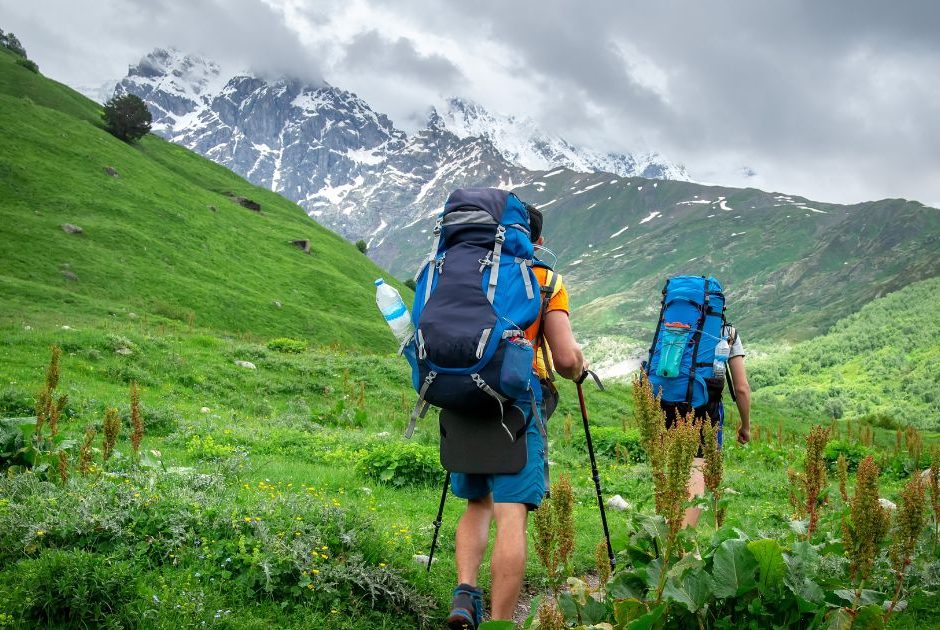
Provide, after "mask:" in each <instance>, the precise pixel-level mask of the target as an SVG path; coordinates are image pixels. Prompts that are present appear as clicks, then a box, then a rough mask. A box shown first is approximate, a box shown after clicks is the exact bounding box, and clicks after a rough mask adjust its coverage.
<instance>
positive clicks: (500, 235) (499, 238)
mask: <svg viewBox="0 0 940 630" xmlns="http://www.w3.org/2000/svg"><path fill="white" fill-rule="evenodd" d="M505 240H506V226H505V225H500V226H499V227H497V228H496V242H497V243H502V242H504V241H505Z"/></svg>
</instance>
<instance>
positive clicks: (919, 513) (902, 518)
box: [885, 475, 927, 622]
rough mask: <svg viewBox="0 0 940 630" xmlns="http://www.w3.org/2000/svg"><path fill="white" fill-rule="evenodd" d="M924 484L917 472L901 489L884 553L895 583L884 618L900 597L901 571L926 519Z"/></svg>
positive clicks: (889, 613) (902, 585) (902, 577)
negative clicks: (887, 552) (895, 517)
mask: <svg viewBox="0 0 940 630" xmlns="http://www.w3.org/2000/svg"><path fill="white" fill-rule="evenodd" d="M924 485H925V484H924V482H923V480H922V479H921V477H920V475H914V476H913V477H911V480H910V481H908V482H907V485H905V486H904V489H903V490H901V504H900V505H899V506H898V513H897V522H896V523H895V526H894V532H893V535H892V542H891V549H890V550H889V554H888V555H889V557H890V558H891V568H892V569H893V570H894V575H895V578H896V580H897V587H896V588H895V591H894V598H893V599H892V600H891V604H890V606H889V607H888V610H887V611H886V612H885V622H887V620H888V619H889V618H890V617H891V614H892V613H893V612H894V609H895V607H896V606H897V603H898V601H899V600H900V599H901V590H902V588H903V587H904V578H905V574H906V573H907V568H908V567H909V566H910V564H911V558H912V557H913V555H914V549H915V548H916V547H917V539H918V538H920V534H921V532H922V531H923V529H924V524H925V522H926V520H927V512H926V510H925V508H926V507H927V502H926V496H925V492H924V490H925V487H924Z"/></svg>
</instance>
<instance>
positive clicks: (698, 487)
mask: <svg viewBox="0 0 940 630" xmlns="http://www.w3.org/2000/svg"><path fill="white" fill-rule="evenodd" d="M704 466H705V460H704V459H703V458H701V457H696V458H695V459H693V460H692V471H691V473H690V474H689V498H690V499H694V498H696V497H703V496H705V475H703V474H702V468H703V467H704ZM701 515H702V508H686V510H685V518H684V519H683V521H682V526H683V527H695V526H696V525H698V519H699V516H701Z"/></svg>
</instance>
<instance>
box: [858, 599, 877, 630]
mask: <svg viewBox="0 0 940 630" xmlns="http://www.w3.org/2000/svg"><path fill="white" fill-rule="evenodd" d="M883 613H884V611H883V610H882V609H881V606H878V605H877V604H870V605H868V606H863V607H862V608H859V609H858V613H857V614H856V615H855V622H854V623H853V624H852V630H882V628H884V627H885V623H884V617H882V615H883Z"/></svg>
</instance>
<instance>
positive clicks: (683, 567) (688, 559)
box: [667, 553, 703, 578]
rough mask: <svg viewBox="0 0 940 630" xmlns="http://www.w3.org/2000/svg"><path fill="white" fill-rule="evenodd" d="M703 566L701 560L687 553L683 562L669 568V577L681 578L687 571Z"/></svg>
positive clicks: (680, 561)
mask: <svg viewBox="0 0 940 630" xmlns="http://www.w3.org/2000/svg"><path fill="white" fill-rule="evenodd" d="M702 564H703V563H702V560H701V558H696V557H695V555H694V554H691V553H687V554H685V555H684V556H682V559H681V560H679V561H678V562H676V563H675V564H674V565H672V566H671V567H669V573H668V574H667V575H668V576H669V577H670V578H681V577H682V576H683V575H685V573H686V572H687V571H689V570H691V569H697V568H700V567H701V566H702Z"/></svg>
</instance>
